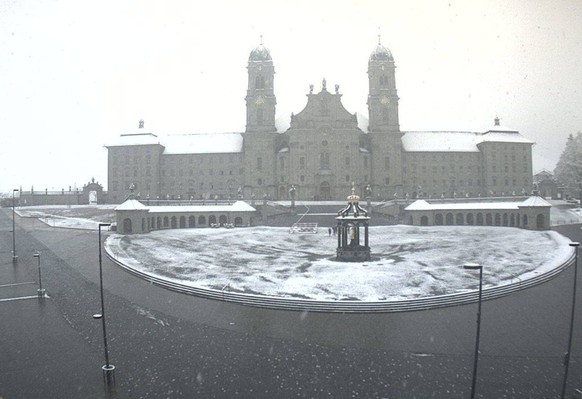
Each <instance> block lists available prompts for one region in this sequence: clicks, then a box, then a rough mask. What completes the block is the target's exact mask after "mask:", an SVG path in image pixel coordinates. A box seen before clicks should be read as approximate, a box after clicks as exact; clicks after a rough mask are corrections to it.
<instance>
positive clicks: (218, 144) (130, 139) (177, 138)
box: [106, 133, 243, 154]
mask: <svg viewBox="0 0 582 399" xmlns="http://www.w3.org/2000/svg"><path fill="white" fill-rule="evenodd" d="M148 144H160V145H163V146H164V147H166V149H165V150H164V154H219V153H220V154H224V153H240V152H242V149H243V136H242V134H241V133H200V134H175V135H167V136H161V137H158V136H156V135H155V134H153V133H135V134H133V133H132V134H122V135H121V136H119V138H118V139H117V140H116V141H115V142H113V143H112V144H108V145H106V147H120V146H126V145H148Z"/></svg>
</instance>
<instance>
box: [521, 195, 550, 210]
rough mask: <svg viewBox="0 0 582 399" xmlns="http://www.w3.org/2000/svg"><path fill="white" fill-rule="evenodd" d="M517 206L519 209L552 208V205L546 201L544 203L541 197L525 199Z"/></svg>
mask: <svg viewBox="0 0 582 399" xmlns="http://www.w3.org/2000/svg"><path fill="white" fill-rule="evenodd" d="M519 206H521V207H544V208H545V207H550V206H552V204H550V203H549V202H548V201H546V200H545V199H543V198H542V197H536V196H531V197H529V198H528V199H526V200H525V201H523V202H522V203H521V204H519Z"/></svg>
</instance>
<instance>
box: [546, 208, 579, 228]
mask: <svg viewBox="0 0 582 399" xmlns="http://www.w3.org/2000/svg"><path fill="white" fill-rule="evenodd" d="M550 222H551V224H552V226H558V225H562V224H574V223H582V208H558V207H555V206H553V207H552V208H550Z"/></svg>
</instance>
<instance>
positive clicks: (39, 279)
mask: <svg viewBox="0 0 582 399" xmlns="http://www.w3.org/2000/svg"><path fill="white" fill-rule="evenodd" d="M32 256H34V257H35V258H36V259H38V290H37V292H38V298H39V299H43V298H44V294H45V291H46V290H43V289H42V277H41V274H40V252H38V251H36V252H35V253H34V254H33V255H32Z"/></svg>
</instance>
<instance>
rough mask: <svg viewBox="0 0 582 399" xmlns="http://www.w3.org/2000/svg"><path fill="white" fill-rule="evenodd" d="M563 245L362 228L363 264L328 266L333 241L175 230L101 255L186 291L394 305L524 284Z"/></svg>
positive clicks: (504, 230) (501, 230)
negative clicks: (367, 253)
mask: <svg viewBox="0 0 582 399" xmlns="http://www.w3.org/2000/svg"><path fill="white" fill-rule="evenodd" d="M569 242H570V240H569V239H567V238H565V237H563V236H561V235H560V234H558V233H556V232H553V231H528V230H522V229H518V228H509V227H476V226H467V227H465V226H437V227H415V226H402V225H398V226H382V227H371V228H370V246H371V248H372V258H373V259H372V260H371V261H369V262H361V263H359V262H358V263H351V262H336V261H334V260H333V259H334V257H335V250H336V246H337V237H335V236H331V237H329V236H328V234H327V229H325V231H324V229H320V231H319V234H309V235H295V234H289V229H288V228H282V227H253V228H240V229H228V230H227V229H184V230H165V231H155V232H152V233H149V234H141V235H127V236H123V235H112V236H110V237H109V238H108V239H107V241H106V244H105V245H106V247H107V249H108V251H109V253H111V254H113V255H114V256H115V257H116V258H117V259H118V260H119V261H121V262H122V263H124V264H126V265H128V266H130V267H132V268H135V269H138V270H140V271H142V272H144V273H147V274H150V275H153V276H156V277H159V278H165V279H168V280H171V281H174V282H178V283H181V284H185V285H188V286H193V287H201V288H210V289H216V290H221V289H223V288H224V287H225V286H228V289H229V290H230V291H233V292H243V293H255V294H262V295H268V296H278V297H290V298H305V299H315V300H362V301H378V300H399V299H405V298H418V297H425V296H435V295H443V294H450V293H455V292H463V291H466V290H471V289H476V288H477V287H478V280H479V279H478V274H477V273H475V272H474V271H469V270H465V269H463V267H462V265H463V264H464V263H468V262H476V263H479V264H481V265H483V266H484V282H483V283H484V287H488V286H495V285H500V284H507V283H509V282H512V281H513V282H517V281H520V280H523V279H526V278H528V276H529V277H531V276H533V275H535V274H537V273H540V272H543V271H546V270H550V269H552V268H554V267H557V266H558V265H560V264H562V263H563V262H564V261H565V260H566V259H567V258H568V256H569V255H570V254H571V248H570V247H569V246H568V243H569Z"/></svg>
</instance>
